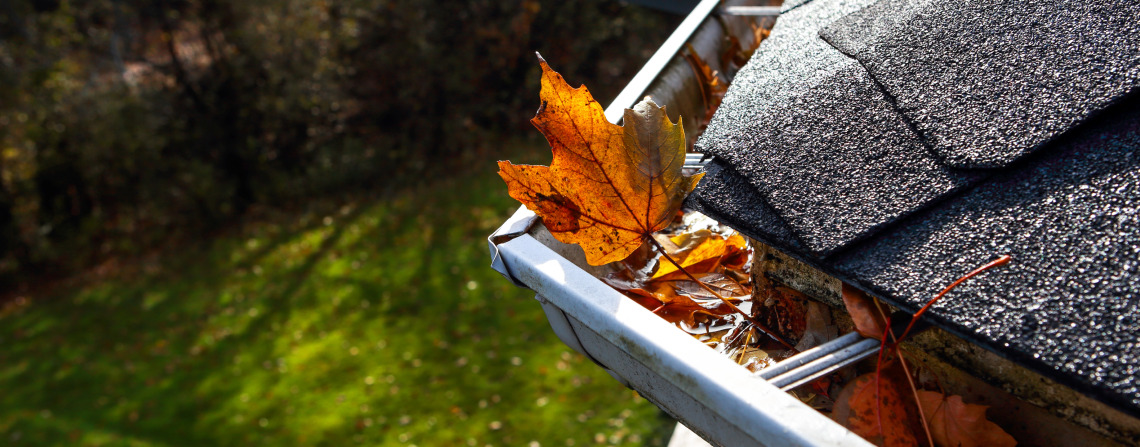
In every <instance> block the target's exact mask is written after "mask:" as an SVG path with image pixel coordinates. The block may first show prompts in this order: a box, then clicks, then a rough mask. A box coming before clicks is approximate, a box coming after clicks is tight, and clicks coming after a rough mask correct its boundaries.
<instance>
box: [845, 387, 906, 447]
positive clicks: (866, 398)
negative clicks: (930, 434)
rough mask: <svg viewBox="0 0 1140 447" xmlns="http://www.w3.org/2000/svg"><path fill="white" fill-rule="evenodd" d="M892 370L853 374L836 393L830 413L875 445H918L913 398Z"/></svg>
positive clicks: (901, 446)
mask: <svg viewBox="0 0 1140 447" xmlns="http://www.w3.org/2000/svg"><path fill="white" fill-rule="evenodd" d="M900 382H901V380H899V379H897V378H896V377H895V375H893V374H886V373H885V372H884V373H882V374H880V375H879V383H878V386H876V383H875V373H869V374H864V375H862V376H859V377H857V378H855V380H854V381H852V382H851V383H849V384H848V385H847V387H846V388H845V389H844V390H843V391H842V392H840V393H839V396H838V397H837V399H836V405H835V410H834V413H833V417H835V418H836V420H837V421H839V423H841V424H844V425H846V426H847V428H848V429H849V430H851V431H853V432H855V434H857V435H859V436H862V437H863V439H866V440H867V441H870V442H871V443H873V444H875V445H879V446H889V447H894V446H899V447H903V446H906V447H910V446H915V445H918V438H916V437H915V434H916V433H921V430H922V429H921V428H917V430H916V427H920V425H919V421H918V418H917V416H916V414H915V412H912V411H911V408H913V407H914V405H913V404H914V399H913V398H911V397H910V390H909V388H907V385H906V384H904V383H900Z"/></svg>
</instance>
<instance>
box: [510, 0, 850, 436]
mask: <svg viewBox="0 0 1140 447" xmlns="http://www.w3.org/2000/svg"><path fill="white" fill-rule="evenodd" d="M719 3H720V2H719V1H717V0H703V1H702V2H701V3H700V4H699V5H698V6H697V7H696V8H695V9H694V11H693V12H692V13H691V14H690V15H689V16H688V17H687V18H686V19H685V20H684V21H683V22H682V23H681V25H680V26H679V27H678V28H677V30H676V31H675V32H674V33H673V35H672V36H670V37H669V39H668V40H666V42H665V44H663V45H662V46H661V48H660V49H658V51H657V52H656V53H655V54H654V55H653V57H652V58H650V60H649V62H647V63H646V65H645V67H643V68H642V70H641V71H640V72H638V74H637V75H636V76H634V78H633V80H631V81H630V83H629V84H628V85H627V86H626V87H625V88H624V89H623V90H622V92H621V93H620V94H619V95H618V97H617V99H615V100H614V102H613V103H612V104H611V105H610V106H609V107H607V108H606V117H607V118H608V119H609V120H610V121H611V122H618V121H619V120H620V117H621V114H622V110H623V109H625V108H626V107H631V106H632V105H633V104H634V103H636V102H637V101H638V100H640V99H641V97H642V96H643V95H649V96H652V97H654V98H655V100H656V101H657V102H658V103H659V104H667V105H668V107H669V111H670V115H671V118H673V117H674V116H675V115H676V114H677V113H680V114H681V115H682V116H684V118H685V119H684V121H685V124H686V129H685V130H686V132H693V131H695V130H696V129H695V128H693V129H692V130H690V128H689V126H690V125H692V126H695V125H696V124H697V122H698V120H697V116H698V114H703V113H704V109H703V106H702V105H701V102H700V101H701V99H700V96H699V95H700V93H699V92H700V91H699V88H700V86H699V85H696V82H697V81H696V80H695V77H693V76H692V72H691V68H690V67H689V65H688V63H687V62H686V61H685V60H684V59H683V58H681V57H678V56H677V55H678V52H679V51H680V49H681V48H683V47H684V46H685V44H689V45H692V46H693V48H694V49H695V50H696V51H697V52H698V53H699V54H700V55H701V56H702V58H704V59H705V60H706V61H708V63H709V64H710V65H712V67H713V68H714V69H720V68H722V67H718V66H717V65H719V63H720V62H719V54H720V52H721V44H722V43H723V42H724V37H725V36H726V35H727V34H730V33H731V34H732V35H735V36H737V38H738V39H740V40H741V41H744V42H748V41H749V40H750V39H751V36H745V35H744V34H745V33H747V32H749V31H750V28H749V25H748V22H747V21H745V20H744V19H740V18H739V17H738V16H737V15H736V14H718V13H717V9H718V5H719ZM730 3H741V2H730ZM734 6H735V5H734ZM762 11H763V13H765V14H771V13H772V9H771V8H767V9H764V10H762ZM737 14H739V13H737ZM694 88H695V89H696V90H694ZM694 93H695V94H696V95H697V96H696V100H695V102H694V100H693V94H694ZM694 104H696V106H695V107H694ZM689 158H690V159H689V160H687V162H688V163H686V164H690V163H691V164H696V163H697V162H698V160H699V158H700V157H699V155H696V156H695V155H692V154H690V157H689ZM488 243H489V246H490V251H491V255H492V268H494V269H495V270H496V271H498V272H499V273H501V274H503V276H505V277H507V278H508V279H510V280H511V281H512V282H514V283H515V284H516V285H519V286H521V287H525V288H529V289H531V290H534V291H535V292H536V296H535V299H537V300H538V301H539V303H541V305H542V307H543V310H544V311H545V312H546V315H547V319H548V320H549V322H550V326H551V329H553V330H554V332H555V333H556V334H557V335H558V337H559V338H560V339H561V340H562V341H563V342H564V343H566V345H568V346H570V347H571V348H573V349H574V350H576V351H578V352H580V353H582V354H583V355H585V356H587V357H588V358H590V359H592V360H593V361H594V362H596V363H597V364H598V365H600V366H602V367H603V368H605V369H606V370H607V372H609V373H610V375H612V376H613V377H614V378H615V379H617V380H618V381H620V382H621V383H623V384H625V385H626V386H628V387H630V388H632V389H634V390H636V391H637V392H638V393H639V394H641V395H642V396H644V397H646V398H647V399H649V400H650V401H652V402H653V403H655V404H656V405H657V406H658V407H660V408H661V409H662V410H664V411H665V412H666V413H668V414H669V415H670V416H672V417H673V418H674V419H676V420H678V421H680V422H681V423H682V424H684V425H685V426H687V427H688V428H689V429H691V430H692V431H693V432H695V433H697V434H698V435H700V436H701V437H702V438H704V439H705V440H706V441H708V442H710V443H712V444H714V445H726V446H744V445H773V446H869V445H870V444H869V443H867V442H866V441H865V440H863V439H862V438H860V437H859V436H858V435H855V434H854V433H852V432H850V431H849V430H847V429H846V428H844V427H842V426H840V425H839V424H837V423H835V422H834V421H832V420H831V419H830V418H828V417H826V416H824V415H823V414H821V413H819V412H817V411H816V410H814V409H812V408H811V407H809V406H807V405H805V404H804V403H802V402H800V401H799V400H798V399H796V398H795V397H793V396H791V395H789V394H787V393H785V392H784V391H782V390H781V387H780V386H778V384H777V383H773V382H770V381H769V380H766V379H765V378H763V377H761V376H759V375H756V374H753V373H752V372H750V371H749V370H747V369H746V368H744V367H743V366H740V365H738V364H736V363H735V362H733V361H732V360H730V359H728V358H727V357H724V356H723V355H722V354H720V353H717V352H716V351H714V350H712V349H709V348H708V347H707V346H705V345H704V344H702V343H700V342H698V341H697V340H696V339H694V338H693V337H691V336H690V335H688V334H685V333H684V332H682V331H680V330H679V329H677V328H676V327H674V326H673V325H672V324H670V323H668V322H666V321H665V320H663V319H661V318H659V317H658V316H656V315H654V314H653V313H652V312H650V311H649V310H646V309H645V308H643V307H641V306H640V305H638V304H637V303H635V302H633V301H632V300H630V299H628V298H626V297H625V296H623V295H621V294H620V293H618V292H617V291H615V290H613V289H612V288H610V286H608V285H606V284H604V283H602V282H601V281H600V280H599V279H598V278H597V276H596V275H598V274H601V273H602V272H603V271H604V268H597V267H590V266H588V265H586V263H585V262H584V256H583V255H582V253H581V249H580V248H578V247H577V246H570V245H566V244H562V243H560V242H558V241H556V240H554V239H553V238H552V237H550V236H549V233H548V232H546V231H545V228H543V227H542V225H541V223H540V222H539V221H538V219H537V218H536V217H535V215H534V214H533V213H532V212H531V211H529V210H527V209H526V208H525V207H520V208H519V210H518V211H517V212H516V213H515V214H514V215H513V216H511V218H510V219H508V220H507V221H506V222H504V224H503V225H502V226H501V227H500V228H499V229H498V230H496V231H495V233H493V234H492V235H491V236H490V237H489V238H488ZM587 270H591V271H592V272H593V273H591V272H588V271H587ZM817 354H818V352H817ZM793 360H794V358H793V359H789V360H787V361H785V362H790V361H793ZM782 364H784V362H781V364H778V365H777V366H780V365H782ZM783 369H787V370H791V369H795V368H794V366H791V365H790V364H789V365H785V367H784V368H783ZM773 380H775V377H773ZM788 380H790V379H788ZM782 384H784V385H786V383H782Z"/></svg>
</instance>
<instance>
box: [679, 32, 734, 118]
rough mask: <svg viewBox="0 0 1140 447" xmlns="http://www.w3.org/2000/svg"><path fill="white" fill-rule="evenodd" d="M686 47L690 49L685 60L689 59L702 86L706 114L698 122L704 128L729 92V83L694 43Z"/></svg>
mask: <svg viewBox="0 0 1140 447" xmlns="http://www.w3.org/2000/svg"><path fill="white" fill-rule="evenodd" d="M686 47H687V49H688V51H686V52H685V60H687V61H689V66H690V67H692V68H693V73H694V74H695V75H696V77H697V83H698V84H699V85H700V87H701V99H702V101H703V104H704V105H705V116H704V117H703V118H702V119H701V122H700V123H698V124H699V125H698V128H701V129H704V128H705V127H706V126H708V123H709V121H710V120H712V117H713V115H714V114H715V113H716V110H717V109H718V108H720V103H721V101H723V100H724V94H725V93H726V92H728V83H727V82H725V81H722V80H721V79H720V76H719V75H718V74H717V72H716V70H713V69H712V67H709V64H708V63H707V62H705V60H704V59H702V58H701V55H700V54H697V50H695V49H693V46H692V45H686Z"/></svg>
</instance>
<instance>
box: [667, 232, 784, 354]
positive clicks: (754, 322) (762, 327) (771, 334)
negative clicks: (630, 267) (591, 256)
mask: <svg viewBox="0 0 1140 447" xmlns="http://www.w3.org/2000/svg"><path fill="white" fill-rule="evenodd" d="M648 239H649V242H651V243H652V244H653V246H655V247H657V251H659V252H661V256H662V257H664V258H665V259H668V260H669V262H670V263H672V264H673V266H674V267H677V270H678V271H680V272H681V273H683V274H684V275H685V276H686V277H687V278H689V279H690V280H691V281H693V282H695V283H697V285H699V286H701V288H702V289H705V291H706V292H708V293H711V294H713V296H715V297H717V298H720V300H721V302H723V303H724V304H727V305H728V307H729V308H731V309H732V310H734V311H736V312H737V313H739V314H740V315H742V316H744V319H746V320H748V321H749V322H750V323H752V325H753V326H755V327H756V328H757V329H760V330H761V331H762V332H764V333H765V334H767V335H768V336H769V337H772V339H773V340H776V341H778V342H780V344H781V345H784V347H785V348H788V349H790V350H791V351H792V352H799V351H797V350H796V348H795V346H792V344H791V343H788V341H787V340H784V338H783V337H780V336H779V335H778V334H776V332H775V331H773V330H771V329H769V328H768V327H767V326H765V325H764V324H763V323H760V322H759V321H757V320H756V319H755V318H752V316H751V315H748V314H747V313H745V312H744V311H743V310H740V308H739V307H736V305H735V304H732V302H731V301H729V300H728V298H725V297H723V296H721V294H719V293H717V292H716V291H715V290H713V289H712V288H711V287H709V286H708V285H706V284H705V283H703V282H701V280H699V279H697V278H696V277H695V276H693V274H692V273H689V271H688V270H685V268H684V267H681V264H680V263H678V262H677V261H676V260H675V259H673V257H672V256H669V253H666V252H665V247H662V246H661V243H660V242H657V240H656V239H653V238H652V237H650V238H648Z"/></svg>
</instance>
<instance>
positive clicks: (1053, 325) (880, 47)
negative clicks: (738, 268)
mask: <svg viewBox="0 0 1140 447" xmlns="http://www.w3.org/2000/svg"><path fill="white" fill-rule="evenodd" d="M1021 3H1026V5H1022V4H1021ZM1029 3H1033V4H1032V5H1029ZM869 4H870V2H869V1H841V0H814V1H811V2H809V3H805V4H802V5H801V6H798V7H796V8H794V9H792V10H791V11H790V12H788V13H787V14H785V15H784V16H782V17H781V18H780V19H779V21H778V22H777V25H776V27H775V28H774V29H773V33H772V36H771V37H770V38H769V40H768V41H767V42H765V43H764V45H762V46H761V48H760V51H759V53H758V54H757V56H756V57H754V58H753V60H752V61H750V62H749V65H748V66H746V67H745V68H744V69H742V70H741V72H740V73H739V74H738V76H737V78H736V79H735V80H734V81H733V84H732V86H731V87H730V89H729V92H728V94H727V95H726V97H725V100H724V102H723V104H722V105H721V108H720V110H719V111H718V112H717V115H716V116H715V117H714V118H713V121H712V122H711V123H710V124H709V127H708V131H707V132H706V134H705V135H703V136H702V137H701V138H700V139H699V141H698V145H699V148H700V149H702V150H704V151H706V152H708V153H711V154H714V155H715V156H716V157H717V159H716V160H714V162H713V164H712V168H710V171H709V175H708V176H707V177H706V178H705V180H703V181H702V182H701V184H700V185H699V186H698V187H697V190H696V191H695V192H694V194H693V195H692V196H691V197H690V200H689V202H690V203H691V204H694V205H698V206H699V207H701V208H702V209H703V210H705V211H706V212H707V213H709V214H710V215H713V216H714V217H717V218H719V219H722V220H723V221H724V222H726V223H728V224H730V225H733V226H734V227H735V228H737V229H738V230H740V231H742V232H743V233H745V234H748V235H749V236H752V237H754V238H757V239H760V240H762V241H765V242H768V243H771V244H772V245H775V246H777V247H780V248H782V249H784V250H786V251H788V252H789V253H790V254H792V255H793V256H795V257H797V258H800V259H801V260H804V261H805V262H808V263H809V264H812V265H814V266H816V267H817V268H819V269H821V270H823V271H825V272H828V273H830V274H832V275H834V276H836V277H838V278H840V279H843V280H845V281H849V282H851V283H854V284H856V285H857V286H859V287H862V288H864V289H866V290H868V291H870V292H872V293H874V294H876V295H878V296H880V297H882V298H884V299H886V300H888V301H890V302H892V303H894V304H896V305H899V306H901V307H903V308H904V309H910V310H912V311H913V310H916V309H917V308H918V307H919V305H920V304H921V303H923V302H924V301H925V300H927V299H929V298H930V297H931V296H933V294H934V293H936V292H937V291H938V290H939V289H940V288H941V287H944V286H945V285H946V284H948V283H950V282H951V281H953V280H954V279H956V278H958V277H959V276H961V275H962V274H964V273H965V272H967V271H969V270H970V269H972V268H973V267H975V266H977V265H979V264H981V263H982V262H985V261H987V260H990V259H993V258H994V257H996V256H998V255H1000V254H1005V253H1008V254H1011V255H1012V256H1013V258H1014V260H1013V262H1012V264H1011V265H1009V266H1008V267H1003V268H1001V269H998V270H995V271H991V272H988V273H986V274H984V275H982V276H979V277H977V278H975V279H974V280H971V281H970V282H968V283H967V284H965V285H964V286H962V287H960V288H958V289H956V290H955V291H954V292H952V293H951V294H950V295H948V296H947V297H946V299H945V301H944V302H943V303H942V304H939V305H938V306H935V307H934V308H933V310H932V311H931V312H930V313H928V314H927V315H928V316H929V318H930V319H931V320H933V321H934V322H935V323H936V324H938V325H940V326H942V327H943V328H946V329H947V330H950V331H952V332H955V333H957V334H959V335H961V336H962V337H964V338H966V339H968V340H971V341H973V342H976V343H978V344H979V345H981V346H985V347H987V348H988V349H991V350H993V351H994V352H997V353H999V354H1001V355H1003V356H1006V357H1008V358H1011V359H1014V360H1016V361H1019V362H1021V363H1023V364H1025V365H1026V366H1028V367H1030V368H1032V369H1034V370H1037V371H1039V372H1041V373H1043V374H1045V375H1046V376H1048V377H1050V378H1052V379H1054V380H1057V381H1059V382H1061V383H1066V384H1069V385H1071V386H1073V387H1075V388H1077V389H1079V390H1082V391H1084V392H1086V393H1088V394H1089V395H1091V396H1093V397H1096V398H1098V399H1100V400H1102V401H1104V402H1106V403H1109V404H1110V405H1112V406H1114V407H1116V408H1118V409H1121V410H1124V411H1126V412H1128V413H1130V414H1133V415H1140V382H1138V380H1137V376H1140V369H1138V368H1140V366H1138V365H1140V89H1138V88H1137V87H1136V85H1137V84H1138V83H1140V81H1138V79H1140V74H1138V72H1137V68H1136V67H1137V66H1138V64H1140V34H1138V33H1140V31H1138V30H1140V17H1137V10H1138V9H1140V3H1137V2H1135V1H1134V0H1105V1H1102V2H1097V3H1096V4H1093V2H1080V1H1078V2H1067V3H1065V6H1063V7H1062V6H1057V5H1058V3H1057V2H1020V3H1019V2H998V3H993V4H990V3H986V4H985V7H981V6H977V5H982V3H980V2H977V1H973V0H967V1H961V0H953V1H951V0H915V1H897V0H883V1H881V2H879V3H877V4H874V5H873V6H871V7H870V8H868V9H863V8H864V7H865V6H867V5H869ZM891 8H894V9H891ZM1017 8H1026V9H1020V10H1019V9H1017ZM1047 8H1065V9H1064V10H1058V11H1049V10H1047ZM1110 12H1111V13H1110ZM852 13H854V14H852ZM848 14H852V15H850V16H848ZM987 14H988V15H987ZM1018 14H1021V16H1019V17H1008V16H1010V15H1018ZM1050 14H1052V15H1053V16H1055V17H1053V16H1051V15H1050ZM845 16H846V18H844V17H845ZM837 20H839V21H838V22H836V21H837ZM833 23H834V24H833ZM832 24H833V25H832ZM828 25H832V26H831V28H829V29H828V31H825V32H824V34H825V35H827V36H828V39H830V40H831V41H832V42H833V43H835V44H836V45H840V46H844V49H845V51H847V52H848V53H850V54H852V55H854V56H855V57H856V58H864V59H865V60H863V63H860V62H861V60H856V59H854V58H851V57H848V56H846V55H844V54H842V53H841V52H839V50H836V49H835V48H834V47H831V46H830V45H829V44H828V43H827V42H825V41H823V40H822V39H821V38H820V37H819V30H820V29H821V28H823V27H826V26H828ZM1066 26H1068V27H1069V28H1066ZM1022 28H1025V29H1022ZM1041 30H1046V31H1047V32H1045V33H1044V34H1042V32H1041ZM1026 33H1028V34H1026ZM906 34H910V35H906ZM956 34H960V35H956ZM939 45H945V46H946V47H948V48H947V49H939V48H928V47H938V46H939ZM1050 51H1055V53H1050ZM1059 57H1060V58H1065V60H1058V58H1059ZM864 64H866V65H867V66H868V67H870V71H868V70H867V69H866V68H864ZM1018 67H1020V68H1021V69H1022V71H1020V72H1019V71H1018V70H1015V69H1014V68H1018ZM996 84H1000V85H996ZM892 89H896V90H898V91H897V92H896V91H895V90H892ZM903 90H905V91H903ZM1130 92H1131V93H1130ZM955 101H957V102H955ZM963 101H964V102H963ZM974 103H976V104H974ZM963 104H964V105H963ZM955 107H957V108H958V109H956V110H955V109H954V108H955ZM975 109H976V110H975ZM920 132H921V135H923V136H925V138H926V139H925V140H924V139H923V138H922V137H920V136H919V135H920ZM939 132H941V133H939ZM932 135H937V136H936V137H935V136H932ZM925 143H931V144H933V146H929V147H928V146H926V145H925ZM963 167H970V168H982V167H984V168H986V169H963Z"/></svg>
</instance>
